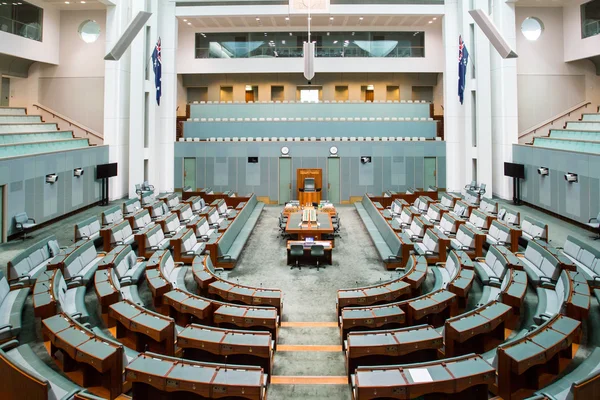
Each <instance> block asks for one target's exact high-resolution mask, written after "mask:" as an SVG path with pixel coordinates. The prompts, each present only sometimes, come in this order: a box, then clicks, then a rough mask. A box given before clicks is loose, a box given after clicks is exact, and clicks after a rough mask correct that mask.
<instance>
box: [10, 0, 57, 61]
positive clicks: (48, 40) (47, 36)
mask: <svg viewBox="0 0 600 400" xmlns="http://www.w3.org/2000/svg"><path fill="white" fill-rule="evenodd" d="M28 1H29V0H28ZM29 3H31V4H34V5H36V6H38V7H41V8H43V9H44V13H43V26H42V41H41V42H38V41H37V40H32V39H26V38H24V37H21V36H18V35H13V34H12V33H6V32H3V31H0V53H3V54H8V55H11V56H15V57H21V58H25V59H27V60H33V61H40V62H44V63H49V64H58V62H59V54H58V53H59V47H60V44H59V43H60V38H59V35H60V24H61V21H60V11H59V10H57V9H55V8H53V7H52V6H51V5H50V4H49V3H46V2H44V1H41V0H31V1H29Z"/></svg>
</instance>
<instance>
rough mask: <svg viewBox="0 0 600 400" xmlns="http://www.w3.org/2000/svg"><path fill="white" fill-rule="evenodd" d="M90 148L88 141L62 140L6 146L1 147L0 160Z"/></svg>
mask: <svg viewBox="0 0 600 400" xmlns="http://www.w3.org/2000/svg"><path fill="white" fill-rule="evenodd" d="M0 128H1V125H0ZM88 146H89V141H88V139H62V140H50V141H47V142H35V143H20V144H6V145H0V158H5V157H18V156H24V155H30V154H41V153H51V152H56V151H64V150H72V149H81V148H84V147H88Z"/></svg>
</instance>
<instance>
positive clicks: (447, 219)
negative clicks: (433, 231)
mask: <svg viewBox="0 0 600 400" xmlns="http://www.w3.org/2000/svg"><path fill="white" fill-rule="evenodd" d="M456 222H457V220H456V218H454V217H453V216H452V215H450V214H448V213H445V214H444V215H442V218H441V219H440V229H441V230H442V231H443V232H449V233H450V234H455V233H456V229H457V224H456Z"/></svg>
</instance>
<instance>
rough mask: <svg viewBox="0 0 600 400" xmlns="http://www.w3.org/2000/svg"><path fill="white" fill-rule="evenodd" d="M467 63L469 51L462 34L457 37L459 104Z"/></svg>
mask: <svg viewBox="0 0 600 400" xmlns="http://www.w3.org/2000/svg"><path fill="white" fill-rule="evenodd" d="M468 63H469V52H468V51H467V46H465V42H463V40H462V36H459V37H458V98H459V100H460V104H462V103H463V100H464V94H465V84H466V75H467V64H468Z"/></svg>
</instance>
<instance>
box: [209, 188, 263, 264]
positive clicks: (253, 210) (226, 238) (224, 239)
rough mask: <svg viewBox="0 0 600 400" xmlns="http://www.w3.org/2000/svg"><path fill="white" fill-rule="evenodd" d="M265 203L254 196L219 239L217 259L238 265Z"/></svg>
mask: <svg viewBox="0 0 600 400" xmlns="http://www.w3.org/2000/svg"><path fill="white" fill-rule="evenodd" d="M264 206H265V205H264V203H262V202H259V201H258V200H257V199H256V195H255V194H253V195H252V196H251V197H250V199H248V201H247V202H246V205H245V206H244V208H243V209H242V210H241V211H240V212H239V213H238V215H237V216H236V218H235V219H234V220H233V222H232V223H231V224H230V225H229V227H228V228H227V230H226V231H225V232H224V233H223V235H222V236H221V238H220V239H219V244H218V251H219V254H217V258H218V259H219V260H222V261H224V262H226V263H234V264H235V263H236V262H237V260H238V259H239V257H240V255H241V253H242V250H243V249H244V246H245V245H246V242H247V241H248V238H249V237H250V234H251V233H252V230H253V229H254V226H255V225H256V223H257V222H258V218H259V217H260V214H261V213H262V210H263V208H264Z"/></svg>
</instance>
